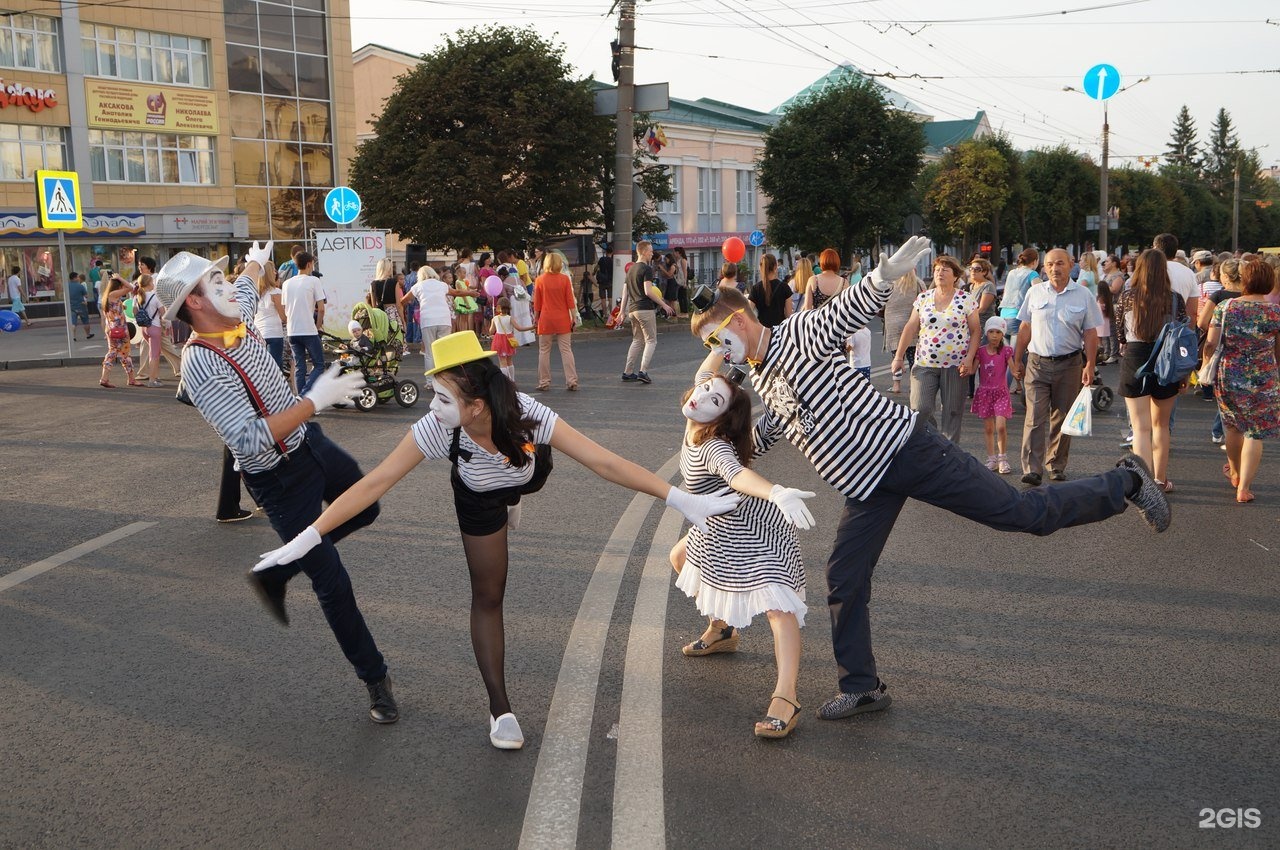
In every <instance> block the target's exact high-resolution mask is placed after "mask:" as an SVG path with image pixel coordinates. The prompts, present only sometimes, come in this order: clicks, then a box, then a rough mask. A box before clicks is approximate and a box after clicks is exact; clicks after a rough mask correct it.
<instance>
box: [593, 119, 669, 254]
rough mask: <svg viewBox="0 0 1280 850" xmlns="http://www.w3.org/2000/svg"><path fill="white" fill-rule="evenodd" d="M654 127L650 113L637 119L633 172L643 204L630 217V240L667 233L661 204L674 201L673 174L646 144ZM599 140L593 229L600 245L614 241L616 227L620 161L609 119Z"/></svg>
mask: <svg viewBox="0 0 1280 850" xmlns="http://www.w3.org/2000/svg"><path fill="white" fill-rule="evenodd" d="M652 124H653V120H652V119H651V118H650V117H649V115H648V114H647V113H640V114H638V115H636V116H635V128H634V133H633V135H634V136H635V155H634V156H633V157H632V159H631V168H632V173H633V174H634V175H635V177H634V180H635V186H636V188H637V189H639V190H640V192H641V193H642V194H643V197H644V203H643V204H642V205H641V206H640V208H639V209H637V210H635V212H634V213H633V214H632V217H631V238H632V239H633V240H636V241H639V240H640V239H642V238H644V237H645V236H649V235H651V234H655V233H665V232H666V230H667V224H666V222H664V221H663V220H662V218H661V217H660V216H659V215H658V204H660V203H662V202H663V201H671V200H675V192H674V191H673V189H672V182H671V172H670V171H669V170H668V169H667V167H666V166H664V165H662V164H661V163H659V162H658V157H657V156H655V155H654V154H652V153H650V152H649V149H648V147H646V146H645V144H644V137H645V133H646V132H647V131H648V129H649V127H650V126H651V125H652ZM597 134H598V135H599V138H598V139H596V141H595V146H596V147H597V148H598V151H599V152H598V154H597V155H598V160H597V164H596V175H597V176H596V180H597V181H598V185H597V195H596V202H595V208H594V210H593V211H592V217H591V222H590V223H591V226H592V230H593V231H594V232H595V237H596V241H597V242H601V241H605V240H611V239H612V238H613V227H614V221H615V219H614V204H613V192H614V182H613V174H614V165H615V164H616V162H617V158H616V147H617V142H616V140H615V139H614V122H613V121H611V120H606V121H605V122H604V124H603V127H602V128H601V129H597Z"/></svg>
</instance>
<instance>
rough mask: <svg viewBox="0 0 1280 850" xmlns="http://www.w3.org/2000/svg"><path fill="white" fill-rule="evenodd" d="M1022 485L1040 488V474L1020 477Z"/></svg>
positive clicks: (1032, 473)
mask: <svg viewBox="0 0 1280 850" xmlns="http://www.w3.org/2000/svg"><path fill="white" fill-rule="evenodd" d="M1022 483H1023V484H1030V485H1031V486H1032V487H1039V486H1040V473H1038V472H1028V473H1027V474H1026V475H1024V476H1022Z"/></svg>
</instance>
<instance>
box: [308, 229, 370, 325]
mask: <svg viewBox="0 0 1280 850" xmlns="http://www.w3.org/2000/svg"><path fill="white" fill-rule="evenodd" d="M386 256H387V232H386V231H385V230H320V231H317V232H316V267H317V269H318V270H319V272H320V274H322V275H324V277H322V278H321V279H320V287H321V288H322V289H323V290H324V295H325V310H324V329H325V330H327V331H328V332H329V333H331V334H335V335H337V336H341V337H346V336H349V334H348V333H347V322H349V321H351V310H352V308H353V307H355V306H356V305H357V304H359V303H361V302H363V301H364V297H365V296H366V295H368V294H369V284H370V283H372V282H373V275H374V272H376V271H377V270H378V261H379V260H381V259H383V258H385V257H386Z"/></svg>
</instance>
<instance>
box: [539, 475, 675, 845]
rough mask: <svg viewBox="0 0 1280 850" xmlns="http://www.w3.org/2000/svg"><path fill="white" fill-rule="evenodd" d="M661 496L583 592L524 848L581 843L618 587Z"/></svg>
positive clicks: (643, 509) (640, 510) (604, 555)
mask: <svg viewBox="0 0 1280 850" xmlns="http://www.w3.org/2000/svg"><path fill="white" fill-rule="evenodd" d="M679 461H680V457H679V455H676V456H674V457H672V458H671V459H670V460H668V461H667V462H666V463H665V464H663V465H662V468H661V469H659V470H658V472H657V476H658V477H659V478H661V479H663V480H664V481H667V480H670V478H671V476H672V475H673V474H675V472H676V469H677V468H678V466H679ZM654 501H655V500H654V498H653V497H652V496H648V495H645V494H637V495H636V496H635V497H634V498H633V499H632V500H631V503H630V504H629V505H628V506H627V509H626V510H625V511H624V512H623V514H622V518H621V519H619V520H618V524H617V525H616V526H614V529H613V533H612V534H611V535H609V540H608V542H607V543H605V546H604V551H603V552H601V554H600V559H599V560H598V561H597V562H596V568H595V571H594V572H593V573H592V574H591V581H590V582H588V584H587V590H586V592H585V593H584V594H583V596H582V604H581V605H580V606H579V607H578V616H577V619H575V620H574V622H573V629H572V631H570V633H569V644H568V646H567V647H565V651H564V658H563V659H562V660H561V662H560V675H559V677H558V678H557V679H556V689H555V692H554V693H553V694H552V696H551V710H550V711H549V712H548V713H547V728H546V730H545V731H544V732H543V736H542V746H541V748H540V749H539V752H538V766H537V768H535V769H534V773H533V785H532V787H531V788H530V789H529V802H528V805H527V807H526V808H525V813H524V827H523V829H522V830H521V832H520V848H521V850H543V848H556V850H559V849H560V848H565V847H573V846H575V845H576V844H577V842H578V817H579V813H580V810H581V808H582V783H583V778H584V776H585V775H586V770H587V749H588V747H589V745H590V743H591V718H592V715H594V714H595V708H596V692H597V690H598V689H599V684H600V663H601V659H602V658H603V656H604V647H605V642H606V639H607V638H608V634H609V626H610V624H611V623H612V620H613V608H614V605H615V604H616V603H617V599H618V587H619V585H621V583H622V575H623V573H624V572H626V568H627V561H628V560H629V559H630V558H631V550H632V547H633V546H634V545H635V541H636V537H637V536H638V535H639V533H640V528H641V526H643V525H644V521H645V519H646V518H647V517H648V516H649V510H650V508H652V507H653V504H654Z"/></svg>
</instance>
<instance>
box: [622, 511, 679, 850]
mask: <svg viewBox="0 0 1280 850" xmlns="http://www.w3.org/2000/svg"><path fill="white" fill-rule="evenodd" d="M683 523H684V517H683V516H681V515H680V513H679V512H678V511H673V510H671V509H667V511H666V512H665V513H664V514H663V515H662V519H661V520H660V521H659V522H658V530H657V531H656V532H655V533H654V535H653V543H652V544H651V545H650V546H649V557H648V559H647V560H646V561H645V565H644V573H643V574H641V576H640V588H639V590H638V591H637V592H636V605H635V610H634V611H633V612H632V614H631V633H630V635H629V636H628V637H627V659H626V666H625V667H624V668H623V676H622V705H621V708H620V710H619V712H618V756H617V762H616V764H615V767H614V781H613V841H612V847H613V848H614V850H662V848H664V847H666V840H667V828H666V816H665V814H664V811H665V806H664V802H663V790H664V785H663V782H662V659H663V656H665V655H666V653H667V650H666V647H665V646H664V643H665V630H666V622H667V593H668V591H669V589H670V588H671V576H672V570H671V562H670V561H669V560H668V558H667V553H668V551H669V550H670V549H671V547H672V546H674V545H675V543H676V541H677V540H679V539H680V529H681V528H682V526H683Z"/></svg>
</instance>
